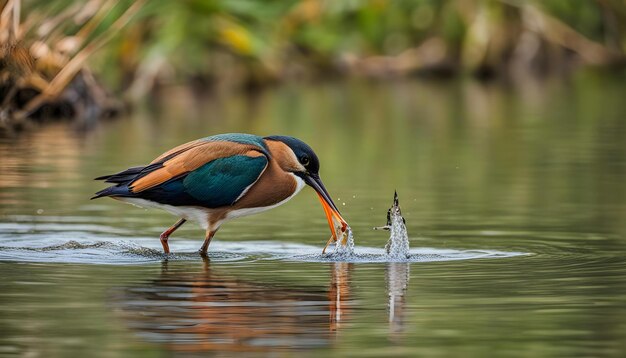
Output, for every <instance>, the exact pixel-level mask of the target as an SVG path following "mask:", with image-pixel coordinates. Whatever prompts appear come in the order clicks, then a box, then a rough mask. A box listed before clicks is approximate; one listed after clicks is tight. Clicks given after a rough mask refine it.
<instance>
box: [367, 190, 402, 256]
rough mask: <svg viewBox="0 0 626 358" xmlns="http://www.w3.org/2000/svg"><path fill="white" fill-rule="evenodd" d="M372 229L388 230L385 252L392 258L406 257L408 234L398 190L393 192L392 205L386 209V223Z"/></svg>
mask: <svg viewBox="0 0 626 358" xmlns="http://www.w3.org/2000/svg"><path fill="white" fill-rule="evenodd" d="M374 230H388V231H390V234H389V241H387V244H386V245H385V252H387V254H388V255H390V256H392V257H394V258H402V257H404V258H406V257H407V256H408V254H409V236H408V234H407V231H406V220H404V217H402V211H401V210H400V202H399V201H398V192H394V194H393V205H392V206H391V207H390V208H389V210H387V225H385V226H379V227H375V228H374Z"/></svg>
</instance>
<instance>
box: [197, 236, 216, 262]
mask: <svg viewBox="0 0 626 358" xmlns="http://www.w3.org/2000/svg"><path fill="white" fill-rule="evenodd" d="M216 232H217V229H215V230H207V231H206V237H205V238H204V243H203V244H202V247H200V251H199V253H200V256H202V257H206V256H207V251H208V250H209V244H210V243H211V239H212V238H213V236H215V233H216Z"/></svg>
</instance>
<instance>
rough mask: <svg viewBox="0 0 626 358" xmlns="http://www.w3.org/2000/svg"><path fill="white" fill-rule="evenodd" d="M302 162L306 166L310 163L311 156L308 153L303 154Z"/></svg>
mask: <svg viewBox="0 0 626 358" xmlns="http://www.w3.org/2000/svg"><path fill="white" fill-rule="evenodd" d="M300 163H302V165H304V166H305V167H306V166H307V165H309V157H307V156H306V155H303V156H301V157H300Z"/></svg>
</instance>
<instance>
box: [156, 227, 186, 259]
mask: <svg viewBox="0 0 626 358" xmlns="http://www.w3.org/2000/svg"><path fill="white" fill-rule="evenodd" d="M186 221H187V220H186V219H180V220H178V221H177V222H176V224H174V225H172V226H171V227H170V228H169V229H167V230H165V231H163V233H162V234H161V237H160V238H161V245H163V251H164V252H165V253H166V254H169V253H170V246H169V245H168V244H167V239H169V238H170V235H172V233H173V232H174V231H176V229H178V228H179V227H181V226H182V225H183V224H184V223H185V222H186Z"/></svg>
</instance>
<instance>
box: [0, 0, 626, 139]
mask: <svg viewBox="0 0 626 358" xmlns="http://www.w3.org/2000/svg"><path fill="white" fill-rule="evenodd" d="M0 4H1V5H2V12H1V13H2V16H1V18H0V30H2V31H0V45H1V46H0V49H1V51H0V95H2V97H3V100H2V103H1V105H0V129H2V127H3V126H5V125H4V124H5V123H4V122H3V119H2V118H17V119H23V118H26V117H33V116H36V115H38V116H39V117H49V116H54V115H60V116H70V117H75V118H99V117H102V116H105V115H107V114H109V113H111V112H115V111H117V110H118V109H119V108H120V103H119V102H116V101H115V99H118V98H121V97H125V98H127V99H129V100H131V101H132V100H137V99H140V98H143V97H144V96H145V95H146V94H148V93H152V92H154V91H155V90H158V89H159V88H161V87H162V86H163V85H181V84H182V85H186V86H189V87H191V88H193V89H194V92H195V93H202V90H207V89H213V88H245V89H255V88H258V87H260V86H264V85H267V84H271V83H275V82H285V81H294V80H311V79H318V78H326V77H337V76H346V77H347V76H361V77H375V78H396V77H404V76H411V75H428V76H435V77H450V76H457V75H472V76H476V77H478V78H481V79H489V78H494V77H511V78H521V79H524V78H527V77H528V75H529V74H533V75H538V76H545V75H548V74H555V73H556V74H563V73H570V72H571V71H573V70H576V69H578V68H581V67H583V66H594V67H601V68H608V69H611V70H613V69H619V70H620V71H623V70H622V69H623V67H624V66H623V65H624V64H625V63H626V56H625V53H626V36H625V35H626V3H624V2H623V1H622V0H597V1H577V0H550V1H538V0H529V1H516V0H441V1H435V0H412V1H409V0H394V1H391V0H345V1H330V0H289V1H277V0H272V1H261V0H228V1H226V0H182V1H166V0H139V1H130V0H122V1H111V0H89V1H77V0H55V1H49V0H0ZM103 83H104V86H101V84H103ZM103 87H104V88H108V89H110V90H112V92H113V93H114V94H115V95H113V96H109V95H107V93H106V91H104V90H103ZM44 109H46V110H44Z"/></svg>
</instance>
